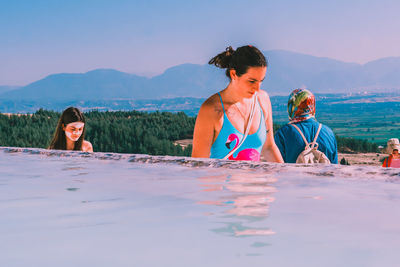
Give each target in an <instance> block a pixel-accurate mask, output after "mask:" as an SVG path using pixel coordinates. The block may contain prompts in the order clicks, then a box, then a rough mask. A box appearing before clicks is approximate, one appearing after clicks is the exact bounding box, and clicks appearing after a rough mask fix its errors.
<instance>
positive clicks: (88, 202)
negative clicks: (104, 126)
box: [0, 148, 400, 267]
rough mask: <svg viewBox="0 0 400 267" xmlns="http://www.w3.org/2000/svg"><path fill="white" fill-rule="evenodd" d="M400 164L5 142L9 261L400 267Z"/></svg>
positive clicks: (0, 172)
mask: <svg viewBox="0 0 400 267" xmlns="http://www.w3.org/2000/svg"><path fill="white" fill-rule="evenodd" d="M399 211H400V179H399V171H397V170H384V169H381V168H378V169H377V168H375V167H342V166H316V167H295V166H293V165H279V164H248V163H243V162H242V163H225V162H224V161H215V160H214V161H212V160H211V161H209V160H200V161H199V160H192V159H189V158H174V157H150V156H138V155H136V156H134V155H121V154H104V153H103V154H102V153H95V154H93V155H90V154H85V153H66V152H59V153H58V152H52V153H50V154H49V152H48V151H46V150H35V149H25V150H23V149H14V150H13V149H7V148H2V149H0V214H1V219H0V239H1V242H0V266H185V267H186V266H245V265H246V266H398V261H399V260H400V256H399V253H398V252H397V249H398V248H399V247H400V223H399V222H400V212H399Z"/></svg>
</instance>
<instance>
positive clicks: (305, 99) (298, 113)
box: [275, 89, 338, 164]
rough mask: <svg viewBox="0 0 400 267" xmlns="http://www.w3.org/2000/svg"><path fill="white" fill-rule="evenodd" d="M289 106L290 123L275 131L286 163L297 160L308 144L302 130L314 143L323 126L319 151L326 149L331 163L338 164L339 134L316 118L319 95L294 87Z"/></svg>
mask: <svg viewBox="0 0 400 267" xmlns="http://www.w3.org/2000/svg"><path fill="white" fill-rule="evenodd" d="M287 108H288V114H289V123H288V124H286V125H284V126H283V127H281V128H280V129H279V130H278V131H277V132H276V134H275V143H276V145H277V146H278V148H279V150H280V152H281V154H282V157H283V160H284V161H285V163H296V160H297V158H298V156H299V155H300V153H302V152H303V151H304V149H305V147H306V144H305V142H304V139H303V137H302V136H301V134H300V132H299V131H301V132H302V134H303V135H304V137H305V139H306V140H307V142H308V143H310V144H311V143H312V142H313V140H314V138H315V136H316V135H317V133H318V129H319V128H320V130H319V133H318V136H317V139H316V143H317V144H318V147H317V150H319V151H321V152H323V153H324V154H325V155H326V157H327V158H328V159H329V160H330V162H331V163H335V164H337V163H338V156H337V143H336V138H335V135H334V133H333V132H332V130H331V129H330V128H329V127H328V126H326V125H323V124H321V123H319V122H318V121H317V120H316V119H315V97H314V95H313V93H311V92H310V91H308V90H306V89H296V90H294V91H293V92H292V93H291V94H290V95H289V100H288V105H287ZM320 125H321V127H320ZM296 126H297V128H296Z"/></svg>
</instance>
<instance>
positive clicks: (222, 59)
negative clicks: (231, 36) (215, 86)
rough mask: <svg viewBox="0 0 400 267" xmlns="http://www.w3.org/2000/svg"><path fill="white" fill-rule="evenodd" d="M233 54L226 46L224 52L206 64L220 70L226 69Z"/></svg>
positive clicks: (230, 48) (230, 47)
mask: <svg viewBox="0 0 400 267" xmlns="http://www.w3.org/2000/svg"><path fill="white" fill-rule="evenodd" d="M233 53H235V50H234V49H233V48H232V46H228V47H227V48H226V49H225V51H224V52H222V53H219V54H218V55H216V56H215V57H213V58H212V59H210V61H209V62H208V64H210V65H215V66H217V67H218V68H221V69H227V68H229V67H230V62H231V59H232V56H233Z"/></svg>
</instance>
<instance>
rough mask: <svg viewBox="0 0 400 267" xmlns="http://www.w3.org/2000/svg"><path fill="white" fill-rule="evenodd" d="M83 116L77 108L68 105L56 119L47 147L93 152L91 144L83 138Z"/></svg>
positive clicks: (84, 128)
mask: <svg viewBox="0 0 400 267" xmlns="http://www.w3.org/2000/svg"><path fill="white" fill-rule="evenodd" d="M85 131H86V125H85V117H84V116H83V114H82V112H80V110H79V109H77V108H74V107H69V108H67V109H66V110H64V111H63V113H62V114H61V117H60V119H59V120H58V124H57V128H56V131H55V133H54V137H53V139H52V140H51V143H50V146H49V149H60V150H79V151H85V152H93V147H92V144H91V143H90V142H89V141H86V140H84V138H85Z"/></svg>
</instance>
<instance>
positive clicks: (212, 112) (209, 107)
mask: <svg viewBox="0 0 400 267" xmlns="http://www.w3.org/2000/svg"><path fill="white" fill-rule="evenodd" d="M200 113H203V114H205V115H207V116H213V117H214V116H220V115H221V114H223V109H222V105H221V100H220V98H219V95H218V94H214V95H212V96H210V97H209V98H207V100H206V101H204V103H203V104H202V105H201V107H200Z"/></svg>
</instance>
